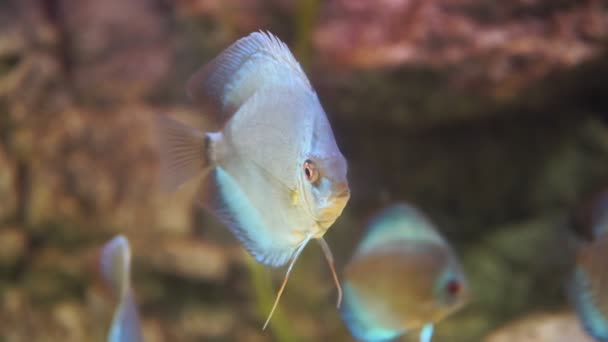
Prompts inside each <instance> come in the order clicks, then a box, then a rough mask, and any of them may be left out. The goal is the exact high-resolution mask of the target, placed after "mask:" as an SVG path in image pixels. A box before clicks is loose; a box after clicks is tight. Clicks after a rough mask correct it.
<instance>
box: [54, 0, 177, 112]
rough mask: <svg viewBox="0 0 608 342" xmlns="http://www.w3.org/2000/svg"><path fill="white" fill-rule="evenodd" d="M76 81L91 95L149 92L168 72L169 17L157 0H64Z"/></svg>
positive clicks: (63, 12) (63, 13) (111, 97)
mask: <svg viewBox="0 0 608 342" xmlns="http://www.w3.org/2000/svg"><path fill="white" fill-rule="evenodd" d="M60 4H61V11H60V13H61V16H60V18H61V20H62V21H64V22H63V23H62V24H63V25H64V26H65V35H66V36H67V37H66V39H67V41H69V47H68V50H69V51H68V56H69V58H70V60H69V61H68V62H69V63H70V65H69V67H70V68H71V72H72V76H73V79H74V82H75V83H76V86H77V88H78V90H79V91H80V93H81V95H83V96H84V97H86V98H88V99H103V100H110V101H116V100H119V99H125V98H136V97H138V96H141V95H149V94H150V92H152V91H154V90H155V88H156V87H158V86H159V84H160V82H162V80H163V79H164V78H165V76H166V74H167V72H168V71H169V66H170V61H171V48H170V44H169V39H168V35H167V32H168V16H166V15H163V14H164V12H163V8H162V6H159V5H158V4H157V2H156V1H153V0H135V1H129V2H124V1H120V0H109V1H94V0H85V1H79V0H76V1H74V0H63V1H60Z"/></svg>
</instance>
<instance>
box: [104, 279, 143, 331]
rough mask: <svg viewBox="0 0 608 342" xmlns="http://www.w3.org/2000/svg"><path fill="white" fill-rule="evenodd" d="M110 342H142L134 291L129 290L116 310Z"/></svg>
mask: <svg viewBox="0 0 608 342" xmlns="http://www.w3.org/2000/svg"><path fill="white" fill-rule="evenodd" d="M107 341H108V342H142V341H143V337H142V334H141V322H140V319H139V314H138V312H137V305H136V303H135V298H134V296H133V291H132V290H131V289H127V290H126V292H125V293H124V295H123V296H122V299H121V301H120V304H119V305H118V307H117V308H116V312H115V313H114V318H113V319H112V326H111V327H110V332H109V333H108V338H107Z"/></svg>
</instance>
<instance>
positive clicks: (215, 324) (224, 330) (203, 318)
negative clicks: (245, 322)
mask: <svg viewBox="0 0 608 342" xmlns="http://www.w3.org/2000/svg"><path fill="white" fill-rule="evenodd" d="M235 325H236V320H235V316H234V314H233V313H232V312H230V311H229V310H227V309H225V308H213V309H211V308H209V309H203V308H188V309H185V310H183V311H182V313H181V314H180V316H179V318H178V321H177V322H176V325H175V327H174V328H173V329H174V330H175V331H176V333H177V334H178V335H180V338H178V340H180V341H182V340H201V339H202V340H209V339H216V338H222V337H224V338H225V337H226V336H229V335H231V334H232V333H233V329H234V328H235Z"/></svg>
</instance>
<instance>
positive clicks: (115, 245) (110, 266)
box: [100, 235, 131, 298]
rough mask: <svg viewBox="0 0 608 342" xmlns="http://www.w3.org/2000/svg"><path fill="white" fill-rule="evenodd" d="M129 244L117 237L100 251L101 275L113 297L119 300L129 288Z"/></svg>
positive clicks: (124, 239)
mask: <svg viewBox="0 0 608 342" xmlns="http://www.w3.org/2000/svg"><path fill="white" fill-rule="evenodd" d="M130 259H131V250H130V248H129V242H128V240H127V238H126V237H125V236H123V235H118V236H116V237H115V238H113V239H112V240H110V241H109V242H108V243H106V244H105V245H104V247H103V249H102V251H101V258H100V264H101V265H100V266H101V275H102V277H103V280H104V281H105V282H106V284H107V286H108V287H109V288H111V290H112V292H113V295H114V296H116V297H118V298H120V297H121V296H122V295H123V294H124V293H125V292H126V291H127V289H128V288H129V286H130V284H129V265H130V262H131V260H130Z"/></svg>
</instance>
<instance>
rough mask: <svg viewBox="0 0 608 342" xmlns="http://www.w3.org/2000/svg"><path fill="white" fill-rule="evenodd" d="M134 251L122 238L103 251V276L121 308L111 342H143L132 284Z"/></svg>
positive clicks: (113, 241)
mask: <svg viewBox="0 0 608 342" xmlns="http://www.w3.org/2000/svg"><path fill="white" fill-rule="evenodd" d="M130 267H131V250H130V248H129V241H128V240H127V238H125V237H124V236H122V235H119V236H117V237H115V238H114V239H112V240H110V241H109V242H108V243H106V244H105V245H104V247H103V249H102V251H101V257H100V270H101V276H102V279H103V280H104V282H105V284H106V285H107V287H108V288H110V290H111V292H112V295H113V296H114V297H115V298H116V299H117V301H118V305H117V307H116V310H115V312H114V317H113V319H112V325H111V327H110V331H109V333H108V339H107V341H108V342H140V341H142V336H141V331H140V321H139V315H138V313H137V307H136V304H135V298H134V295H133V290H132V289H131V280H130Z"/></svg>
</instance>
